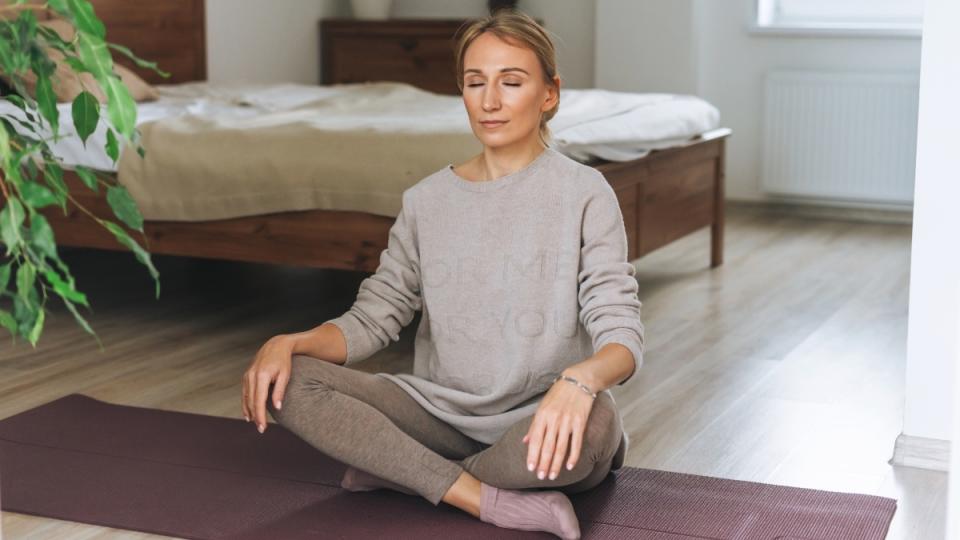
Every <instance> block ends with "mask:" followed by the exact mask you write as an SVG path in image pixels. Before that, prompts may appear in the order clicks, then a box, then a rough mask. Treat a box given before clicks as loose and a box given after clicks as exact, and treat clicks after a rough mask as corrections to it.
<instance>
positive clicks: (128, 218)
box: [107, 185, 143, 232]
mask: <svg viewBox="0 0 960 540" xmlns="http://www.w3.org/2000/svg"><path fill="white" fill-rule="evenodd" d="M107 202H108V203H110V208H112V209H113V213H114V214H115V215H116V216H117V217H118V218H120V220H121V221H123V222H124V223H126V224H127V226H128V227H130V228H131V229H133V230H136V231H140V232H143V216H141V215H140V210H139V209H138V208H137V203H136V202H134V200H133V197H131V196H130V192H128V191H127V188H125V187H123V186H121V185H116V186H110V187H109V188H107Z"/></svg>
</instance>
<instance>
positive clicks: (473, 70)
mask: <svg viewBox="0 0 960 540" xmlns="http://www.w3.org/2000/svg"><path fill="white" fill-rule="evenodd" d="M508 71H522V72H524V73H526V74H527V75H529V74H530V73H528V72H527V70H525V69H522V68H518V67H506V68H503V69H501V70H500V72H501V73H506V72H508ZM467 73H480V74H481V75H482V74H483V72H482V71H480V70H479V69H475V68H470V69H465V70H463V74H464V75H466V74H467Z"/></svg>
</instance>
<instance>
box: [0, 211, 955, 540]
mask: <svg viewBox="0 0 960 540" xmlns="http://www.w3.org/2000/svg"><path fill="white" fill-rule="evenodd" d="M727 219H728V221H727V223H728V225H727V229H726V257H725V262H724V264H723V266H721V267H719V268H716V269H713V270H711V269H709V268H708V265H707V261H708V255H707V253H708V247H709V234H708V231H707V230H703V231H700V232H698V233H696V234H693V235H691V236H689V237H687V238H685V239H684V240H682V241H680V242H677V243H674V244H673V245H671V246H668V247H666V248H663V249H661V250H659V251H656V252H654V253H651V254H649V255H648V256H646V257H644V258H643V259H640V260H638V261H635V262H636V264H637V267H638V273H637V276H638V279H639V282H640V299H641V301H642V302H643V320H644V323H645V325H646V338H647V352H646V360H645V364H644V366H643V368H642V371H641V372H640V373H638V374H637V375H636V376H635V377H634V379H633V380H632V381H631V382H630V383H628V384H627V385H624V386H622V387H618V388H615V389H614V390H613V392H614V396H615V398H616V400H617V403H618V404H619V406H620V408H621V411H622V413H623V417H624V421H625V423H626V427H627V429H628V431H629V432H630V435H631V450H630V453H629V455H628V456H627V465H631V466H635V467H644V468H654V469H664V470H671V471H681V472H687V473H694V474H704V475H711V476H719V477H726V478H735V479H742V480H751V481H759V482H768V483H776V484H785V485H792V486H801V487H810V488H819V489H827V490H836V491H855V492H862V493H873V494H881V495H886V496H890V497H894V498H897V499H898V500H899V508H898V510H897V514H896V516H895V518H894V522H893V525H892V527H891V532H890V535H889V536H888V538H891V539H904V540H906V539H920V538H922V539H939V538H943V533H944V520H945V501H946V490H947V475H946V474H945V473H938V472H932V471H926V470H922V469H913V468H907V467H893V466H891V465H889V464H888V460H889V459H890V457H891V455H892V451H893V447H894V440H895V439H896V437H897V435H898V434H899V432H900V426H901V422H902V408H903V392H904V359H905V356H906V333H907V295H908V283H909V281H908V276H909V255H910V232H911V228H910V226H909V225H902V224H896V225H884V224H876V223H863V222H854V221H850V222H845V221H838V220H823V219H811V218H803V217H796V216H794V217H790V216H785V215H781V214H772V213H769V212H767V211H764V210H762V209H756V208H747V207H736V206H731V207H730V208H729V209H728V218H727ZM64 258H65V260H66V261H67V262H68V264H69V265H70V266H71V268H72V269H73V272H74V274H75V275H76V276H77V280H78V285H79V287H80V289H81V290H82V291H84V292H86V293H88V296H89V297H90V298H91V299H92V301H91V303H92V306H93V308H94V310H95V313H94V314H93V315H91V316H90V318H89V320H90V321H91V323H92V325H93V327H94V329H95V330H96V331H97V333H98V334H99V336H100V337H101V339H102V340H103V343H104V346H105V350H104V351H102V352H101V351H100V350H99V349H98V347H97V344H96V342H95V341H94V340H93V339H92V337H90V336H88V335H87V334H85V333H84V332H83V331H82V330H81V329H80V328H79V327H78V326H77V325H76V323H75V322H74V321H73V319H72V317H71V316H70V315H69V313H68V312H67V311H66V310H65V309H64V308H63V307H62V306H60V305H57V302H51V304H50V307H51V309H52V313H51V314H50V315H49V316H48V317H47V326H46V329H45V331H44V334H43V335H42V337H41V340H40V344H39V345H38V347H37V349H36V350H34V349H32V348H31V347H30V346H29V344H27V343H25V342H20V344H19V346H17V347H15V348H11V347H10V346H9V341H6V342H5V343H4V345H3V347H2V349H0V396H2V398H0V418H4V417H7V416H10V415H12V414H15V413H17V412H20V411H23V410H25V409H29V408H31V407H34V406H37V405H40V404H42V403H45V402H47V401H49V400H52V399H56V398H58V397H60V396H63V395H65V394H69V393H73V392H80V393H84V394H87V395H89V396H92V397H95V398H98V399H102V400H106V401H110V402H116V403H124V404H131V405H140V406H150V407H157V408H162V409H169V410H177V411H190V412H199V413H206V414H214V415H222V416H229V417H234V418H240V417H241V412H240V408H239V390H240V387H239V381H240V375H241V373H242V372H243V371H244V370H245V369H246V367H247V365H248V363H249V362H250V361H251V360H252V358H253V356H254V354H255V353H256V351H257V350H258V348H259V347H260V345H261V344H262V343H263V342H264V341H265V340H266V339H268V338H269V337H271V336H273V335H275V334H278V333H289V332H294V331H301V330H305V329H308V328H311V327H313V326H315V325H316V324H319V323H320V322H322V321H324V320H326V319H328V318H331V317H334V316H336V315H339V314H341V313H342V312H343V311H344V310H346V309H347V308H348V307H349V306H350V304H351V303H352V301H353V299H354V298H355V294H356V289H357V286H358V285H359V283H360V281H361V280H362V279H363V276H362V275H359V274H352V273H348V272H339V271H316V270H306V269H297V268H284V267H274V266H269V265H254V264H242V263H229V262H217V261H206V260H201V259H186V258H176V257H156V258H155V259H156V263H157V266H158V268H159V269H160V272H161V283H162V294H161V298H160V300H159V301H157V300H154V299H153V296H152V294H153V293H152V291H153V285H152V282H151V281H150V279H149V276H148V274H147V272H146V270H145V269H144V268H143V267H142V266H140V265H139V264H138V263H137V262H136V261H135V260H134V258H133V256H132V255H131V254H130V253H128V252H98V251H81V250H70V251H64ZM418 320H419V318H418V319H416V320H415V321H414V323H413V324H411V325H410V326H408V327H407V328H406V329H404V332H403V334H402V338H401V341H400V342H399V343H396V344H394V345H392V346H391V347H389V348H388V349H385V350H383V351H381V352H380V353H378V354H377V355H375V356H374V357H372V358H370V359H369V360H367V361H366V362H364V363H362V364H360V365H358V366H357V367H358V369H363V370H367V371H371V372H376V371H393V372H399V371H409V370H410V369H411V366H410V360H411V352H412V337H413V333H414V331H415V327H416V324H417V322H418ZM4 338H6V336H4ZM251 429H254V428H253V427H252V426H251ZM2 524H3V533H4V534H5V537H6V538H11V539H12V538H17V539H20V538H111V539H117V538H146V537H152V535H145V534H140V533H135V532H130V531H121V530H114V529H109V528H104V527H96V526H89V525H83V524H77V523H71V522H64V521H59V520H52V519H45V518H39V517H33V516H26V515H21V514H15V513H11V512H6V513H4V514H3V521H2Z"/></svg>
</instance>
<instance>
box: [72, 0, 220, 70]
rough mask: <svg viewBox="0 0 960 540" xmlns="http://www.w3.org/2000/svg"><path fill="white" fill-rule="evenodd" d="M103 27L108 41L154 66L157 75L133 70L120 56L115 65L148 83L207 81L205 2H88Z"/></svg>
mask: <svg viewBox="0 0 960 540" xmlns="http://www.w3.org/2000/svg"><path fill="white" fill-rule="evenodd" d="M90 3H91V4H93V8H94V11H95V12H96V14H97V17H99V18H100V20H101V21H103V24H104V26H106V28H107V41H109V42H111V43H116V44H118V45H123V46H125V47H128V48H129V49H130V50H131V51H133V53H134V54H136V55H137V56H139V57H140V58H143V59H144V60H148V61H151V62H156V63H157V67H158V68H159V69H161V70H162V71H166V72H168V73H170V77H168V78H163V77H161V76H160V75H159V74H158V73H156V72H154V71H152V70H150V69H144V68H140V67H137V65H136V64H134V62H133V61H132V60H130V59H129V58H127V57H126V56H124V55H123V54H120V53H116V52H115V53H114V55H113V57H114V60H115V61H116V62H118V63H120V64H123V65H125V66H127V67H129V68H130V69H132V70H134V71H135V72H136V73H137V74H138V75H140V76H141V77H143V79H144V80H146V81H147V82H149V83H151V84H175V83H184V82H190V81H202V80H206V78H207V46H206V31H205V22H204V19H205V16H204V0H162V1H159V0H90Z"/></svg>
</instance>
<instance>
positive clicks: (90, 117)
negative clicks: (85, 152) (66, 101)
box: [71, 90, 100, 147]
mask: <svg viewBox="0 0 960 540" xmlns="http://www.w3.org/2000/svg"><path fill="white" fill-rule="evenodd" d="M71 111H72V113H73V127H74V128H76V130H77V135H79V136H80V140H81V141H83V145H84V147H86V145H87V137H89V136H90V135H91V134H92V133H93V132H94V131H96V129H97V123H98V122H100V102H99V101H97V98H95V97H93V94H91V93H90V92H87V91H86V90H84V91H82V92H80V93H79V94H77V97H76V98H74V100H73V105H72V109H71Z"/></svg>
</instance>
